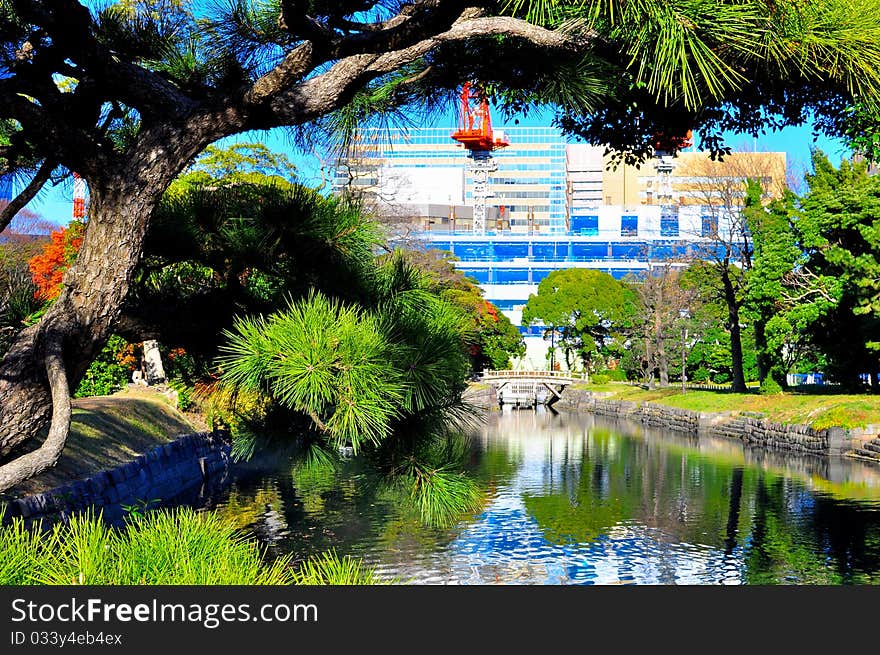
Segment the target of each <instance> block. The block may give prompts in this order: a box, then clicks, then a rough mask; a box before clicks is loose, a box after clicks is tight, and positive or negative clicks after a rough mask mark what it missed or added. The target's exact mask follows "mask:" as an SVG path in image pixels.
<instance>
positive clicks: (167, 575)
mask: <svg viewBox="0 0 880 655" xmlns="http://www.w3.org/2000/svg"><path fill="white" fill-rule="evenodd" d="M2 518H3V508H2V506H0V523H2ZM290 584H301V585H355V584H356V585H375V584H388V583H386V582H382V581H381V580H379V579H378V578H377V577H376V574H375V572H374V570H373V569H371V568H364V567H362V565H361V563H360V561H359V560H356V559H353V558H351V557H339V556H338V555H337V554H336V553H335V552H327V553H324V554H322V555H318V556H314V557H311V558H309V559H308V560H306V561H305V562H303V563H302V565H301V566H300V567H299V569H298V570H295V569H294V567H293V565H292V559H291V557H290V556H289V555H284V556H281V557H278V558H277V559H274V560H272V561H271V562H269V561H267V560H266V558H265V554H264V552H263V549H262V548H261V547H260V545H259V544H258V543H257V542H256V541H253V540H251V539H248V538H246V536H245V534H244V533H243V532H241V531H240V530H238V529H237V528H236V527H235V524H234V523H232V522H231V521H228V520H225V519H222V518H221V517H220V516H219V515H218V514H216V513H214V512H196V511H194V510H192V509H189V508H182V509H181V508H179V509H173V510H156V511H152V512H147V513H146V514H145V515H143V516H133V517H131V518H130V519H129V522H128V523H127V524H126V526H125V527H124V528H122V529H121V530H115V529H113V528H111V527H108V526H107V525H106V524H105V523H104V522H103V520H102V519H101V518H100V516H95V515H94V514H91V513H86V514H81V515H77V516H74V517H72V518H71V519H70V520H69V521H68V522H66V523H56V524H55V525H54V526H53V527H52V528H51V529H50V530H48V531H47V532H39V531H37V530H31V529H29V528H28V527H26V526H25V524H24V521H23V520H22V519H20V518H16V519H13V520H12V521H11V522H10V523H9V524H8V525H5V526H3V527H0V585H117V586H118V585H290Z"/></svg>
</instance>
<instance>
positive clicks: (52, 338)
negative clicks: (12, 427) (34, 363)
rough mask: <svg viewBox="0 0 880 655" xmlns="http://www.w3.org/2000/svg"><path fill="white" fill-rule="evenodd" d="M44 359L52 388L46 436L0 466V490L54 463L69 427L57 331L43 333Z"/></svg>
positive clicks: (64, 373) (68, 400)
mask: <svg viewBox="0 0 880 655" xmlns="http://www.w3.org/2000/svg"><path fill="white" fill-rule="evenodd" d="M45 343H46V346H45V356H44V363H45V366H46V375H47V377H48V380H49V388H50V389H51V392H52V423H51V424H50V426H49V434H48V436H47V437H46V440H45V441H43V443H42V444H41V445H40V447H39V448H37V449H36V450H34V451H32V452H30V453H27V454H26V455H21V456H20V457H16V458H15V459H13V460H12V461H11V462H8V463H6V464H3V465H2V466H0V491H3V490H6V489H9V488H10V487H14V486H15V485H17V484H19V483H20V482H23V481H25V480H27V479H28V478H31V477H33V476H34V475H37V474H39V473H41V472H42V471H45V470H46V469H47V468H51V467H52V466H55V464H56V463H57V462H58V458H59V457H60V456H61V451H62V450H63V449H64V444H65V443H67V434H68V432H69V430H70V418H71V412H72V410H71V404H70V388H69V386H68V384H67V372H66V371H65V368H64V359H63V353H62V347H61V335H59V334H48V333H47V334H46V339H45Z"/></svg>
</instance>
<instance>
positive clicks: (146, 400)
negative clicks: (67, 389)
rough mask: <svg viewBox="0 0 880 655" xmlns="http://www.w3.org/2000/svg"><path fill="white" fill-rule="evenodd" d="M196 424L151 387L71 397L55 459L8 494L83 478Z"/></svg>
mask: <svg viewBox="0 0 880 655" xmlns="http://www.w3.org/2000/svg"><path fill="white" fill-rule="evenodd" d="M196 429H197V427H196V426H194V425H193V424H192V422H191V420H190V419H189V418H188V417H186V416H184V415H183V414H182V413H180V412H179V411H177V409H175V408H174V407H173V406H172V405H171V402H170V401H169V400H168V399H167V398H165V397H164V396H162V395H161V394H158V393H156V392H153V391H150V390H146V389H144V390H140V389H130V390H125V391H121V392H119V393H117V394H114V395H112V396H95V397H91V398H79V399H77V400H74V401H73V420H72V422H71V426H70V436H69V437H68V440H67V445H66V446H65V448H64V452H63V453H62V455H61V459H60V460H59V461H58V465H57V466H56V467H55V468H53V469H51V470H49V471H46V472H44V473H42V474H41V475H39V476H37V477H34V478H32V479H30V480H27V481H26V482H23V483H22V484H20V485H18V486H17V487H14V488H13V489H12V490H11V494H12V495H26V494H34V493H39V492H41V491H46V490H48V489H52V488H54V487H58V486H60V485H63V484H66V483H68V482H70V481H72V480H78V479H82V478H87V477H89V476H90V475H93V474H95V473H98V472H100V471H105V470H109V469H112V468H115V467H117V466H119V465H120V464H125V463H126V462H129V461H131V460H132V459H134V458H135V457H137V456H138V455H140V454H142V453H144V452H146V451H148V450H150V449H152V448H154V447H155V446H157V445H160V444H163V443H165V442H167V441H171V440H173V439H175V438H176V437H178V436H180V435H182V434H187V433H190V432H194V431H195V430H196ZM40 441H41V439H38V440H35V442H36V443H33V444H31V445H32V447H36V446H37V445H39V443H40Z"/></svg>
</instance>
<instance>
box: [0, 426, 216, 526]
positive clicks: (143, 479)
mask: <svg viewBox="0 0 880 655" xmlns="http://www.w3.org/2000/svg"><path fill="white" fill-rule="evenodd" d="M230 451H231V446H230V443H229V441H228V439H227V438H226V436H225V435H224V434H222V433H217V432H197V433H195V434H188V435H185V436H182V437H179V438H178V439H176V440H174V441H170V442H168V443H166V444H163V445H161V446H157V447H156V448H153V449H152V450H150V451H148V452H146V453H144V454H143V455H140V456H139V457H137V458H135V459H134V460H132V461H131V462H128V463H127V464H123V465H122V466H119V467H117V468H115V469H113V470H111V471H102V472H100V473H96V474H95V475H93V476H92V477H90V478H86V479H85V480H77V481H76V482H71V483H69V484H67V485H64V486H62V487H57V488H55V489H52V490H50V491H46V492H43V493H39V494H34V495H32V496H26V497H24V498H18V499H16V500H12V501H10V502H9V503H7V507H6V515H5V517H4V519H5V520H8V519H10V518H13V517H16V516H21V517H23V518H25V519H29V520H33V519H39V518H42V517H45V518H52V517H56V516H59V515H62V514H66V513H70V512H77V511H81V510H84V509H86V508H88V507H95V508H97V509H103V510H104V518H105V519H107V520H108V521H116V520H118V519H119V518H121V517H122V515H123V514H124V508H123V506H124V505H127V504H129V505H137V504H138V503H147V502H150V501H163V500H169V499H170V498H173V497H175V496H178V495H179V494H180V493H181V492H183V491H184V490H186V489H189V488H191V487H193V486H195V485H201V484H202V483H204V482H205V481H206V480H208V479H209V478H212V477H213V476H217V475H219V474H221V473H225V471H226V470H227V469H228V467H229V463H230Z"/></svg>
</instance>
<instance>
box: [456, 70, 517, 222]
mask: <svg viewBox="0 0 880 655" xmlns="http://www.w3.org/2000/svg"><path fill="white" fill-rule="evenodd" d="M471 98H473V99H474V100H475V101H477V104H476V107H474V108H473V109H471ZM450 136H451V137H452V138H453V139H455V140H456V141H458V142H459V143H460V144H461V145H463V146H464V147H465V148H466V149H467V151H468V157H469V158H470V160H471V161H470V163H469V164H468V170H469V171H470V172H471V174H472V175H473V181H474V182H473V183H474V221H473V230H474V233H476V234H485V232H486V199H487V198H488V197H490V196H491V195H492V194H491V191H490V189H489V173H492V172H493V171H496V170H498V164H497V163H496V162H495V159H494V158H493V157H492V151H493V150H498V149H499V148H504V147H506V146H509V145H510V141H509V140H508V139H507V136H506V135H505V134H504V132H493V131H492V117H491V116H489V101H488V100H487V99H486V96H485V95H484V94H482V93H472V89H471V85H470V83H468V82H465V84H464V86H463V87H462V89H461V107H460V108H459V113H458V129H457V130H456V131H455V132H453V133H452V134H451V135H450Z"/></svg>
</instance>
